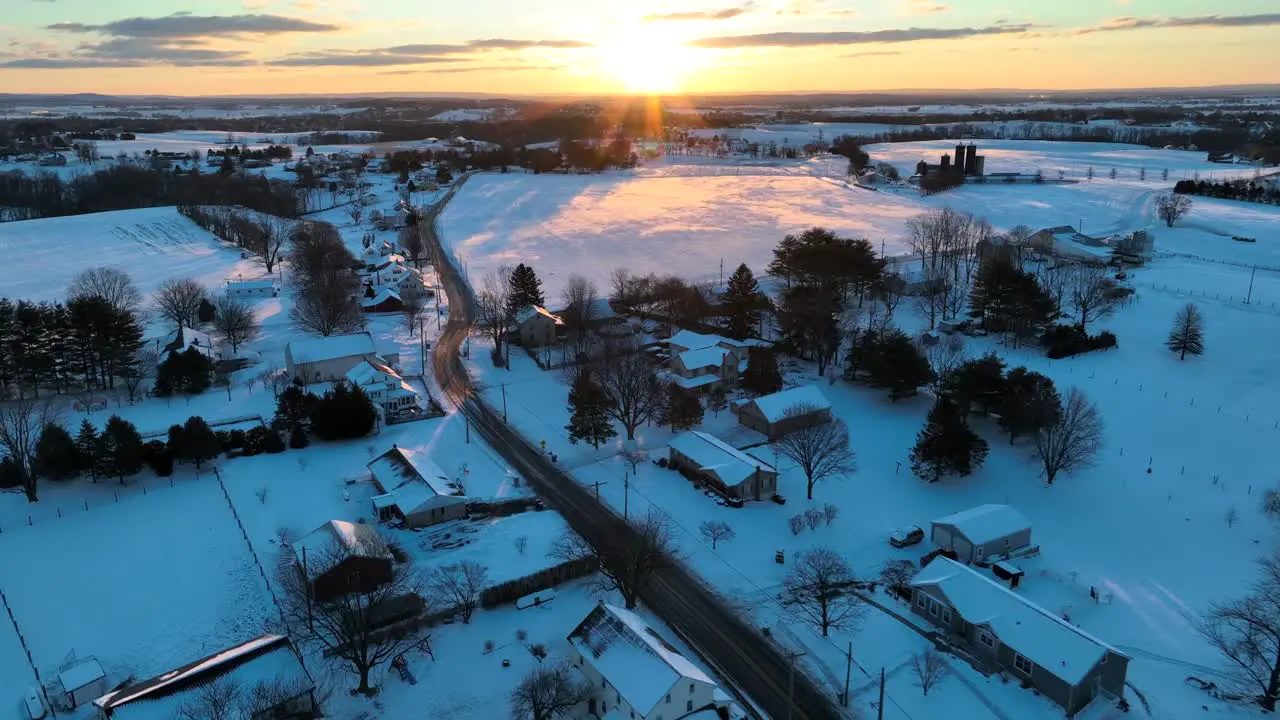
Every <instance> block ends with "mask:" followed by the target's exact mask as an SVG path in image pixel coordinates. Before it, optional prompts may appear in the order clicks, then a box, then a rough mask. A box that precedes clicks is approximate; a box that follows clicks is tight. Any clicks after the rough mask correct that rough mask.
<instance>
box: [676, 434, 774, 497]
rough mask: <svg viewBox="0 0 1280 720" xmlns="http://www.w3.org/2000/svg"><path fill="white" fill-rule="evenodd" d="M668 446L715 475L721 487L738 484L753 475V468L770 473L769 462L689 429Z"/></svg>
mask: <svg viewBox="0 0 1280 720" xmlns="http://www.w3.org/2000/svg"><path fill="white" fill-rule="evenodd" d="M671 447H673V448H675V449H676V450H677V451H678V452H680V453H681V454H682V455H685V456H686V457H688V458H689V459H691V460H693V461H694V462H695V463H698V465H699V467H700V468H701V469H702V470H706V471H712V472H715V474H716V476H717V477H719V478H720V481H721V482H723V483H724V484H725V485H738V484H740V483H743V482H745V481H746V480H748V479H749V478H750V477H751V476H752V475H753V474H755V471H756V468H760V469H761V470H765V471H769V472H772V471H773V467H772V466H771V465H769V463H767V462H765V461H763V460H760V459H759V458H755V457H752V456H751V455H748V454H746V453H744V452H742V451H741V450H739V449H737V448H735V447H733V446H732V445H729V444H727V443H725V442H724V441H722V440H721V439H720V438H718V437H715V436H714V435H708V434H707V433H704V432H699V431H697V430H691V431H689V432H687V433H684V434H682V435H679V436H677V437H676V438H675V439H674V440H672V441H671Z"/></svg>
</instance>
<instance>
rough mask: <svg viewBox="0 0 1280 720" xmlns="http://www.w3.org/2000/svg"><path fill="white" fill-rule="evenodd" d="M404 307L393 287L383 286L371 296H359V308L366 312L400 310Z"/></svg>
mask: <svg viewBox="0 0 1280 720" xmlns="http://www.w3.org/2000/svg"><path fill="white" fill-rule="evenodd" d="M403 309H404V301H403V300H401V299H400V293H398V292H396V291H395V289H394V288H390V287H383V288H382V289H381V290H378V291H377V292H375V293H374V294H373V297H364V298H360V310H362V311H363V312H367V313H388V312H400V311H401V310H403Z"/></svg>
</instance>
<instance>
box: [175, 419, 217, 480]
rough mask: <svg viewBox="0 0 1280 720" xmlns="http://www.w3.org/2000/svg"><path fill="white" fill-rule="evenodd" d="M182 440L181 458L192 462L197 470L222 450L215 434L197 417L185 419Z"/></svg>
mask: <svg viewBox="0 0 1280 720" xmlns="http://www.w3.org/2000/svg"><path fill="white" fill-rule="evenodd" d="M182 438H183V448H182V451H183V457H185V458H186V459H188V460H191V461H192V462H194V463H195V464H196V469H197V470H199V469H200V468H201V466H203V465H204V462H205V461H206V460H212V459H213V458H215V457H217V456H218V453H219V452H220V451H221V450H222V444H221V443H220V442H218V435H217V433H215V432H214V431H213V430H212V429H211V428H210V427H209V424H208V423H206V422H205V421H204V418H202V417H200V416H199V415H193V416H192V417H190V418H187V423H186V424H185V425H183V426H182Z"/></svg>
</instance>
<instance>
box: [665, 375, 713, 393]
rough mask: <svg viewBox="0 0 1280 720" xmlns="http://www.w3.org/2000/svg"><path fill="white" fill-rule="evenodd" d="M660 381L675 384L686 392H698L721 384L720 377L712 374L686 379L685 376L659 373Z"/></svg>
mask: <svg viewBox="0 0 1280 720" xmlns="http://www.w3.org/2000/svg"><path fill="white" fill-rule="evenodd" d="M658 379H659V380H662V381H664V382H669V383H675V384H676V385H679V386H680V387H682V388H684V389H685V390H697V389H698V388H700V387H703V386H706V385H712V384H714V383H718V382H720V376H719V375H715V374H712V373H707V374H706V375H696V376H694V377H685V376H683V375H677V374H675V373H672V372H665V371H664V372H660V373H658Z"/></svg>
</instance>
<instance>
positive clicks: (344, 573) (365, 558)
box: [293, 520, 392, 602]
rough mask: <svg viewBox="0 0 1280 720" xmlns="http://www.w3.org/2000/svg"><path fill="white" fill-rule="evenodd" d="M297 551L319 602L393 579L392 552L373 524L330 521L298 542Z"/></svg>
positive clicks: (296, 553) (306, 576)
mask: <svg viewBox="0 0 1280 720" xmlns="http://www.w3.org/2000/svg"><path fill="white" fill-rule="evenodd" d="M293 554H294V557H295V559H296V560H297V563H298V571H299V572H301V573H302V576H303V577H304V578H306V580H307V583H308V584H309V585H310V586H311V592H312V595H313V596H314V597H315V598H316V600H318V601H319V602H324V601H326V600H328V599H329V598H332V597H336V596H338V595H343V594H346V593H352V592H363V591H364V590H365V589H367V588H373V587H377V586H378V585H381V584H383V583H387V582H390V581H391V575H392V569H391V561H392V557H391V551H390V550H389V549H388V548H387V543H386V541H385V540H383V539H382V536H381V535H379V534H378V530H377V528H375V527H373V526H372V525H364V524H358V523H349V522H346V521H344V520H330V521H329V522H327V523H325V524H324V525H321V526H320V527H318V528H316V529H315V530H312V531H311V532H309V533H307V534H306V535H304V536H302V538H301V539H300V540H298V541H296V542H294V543H293Z"/></svg>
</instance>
